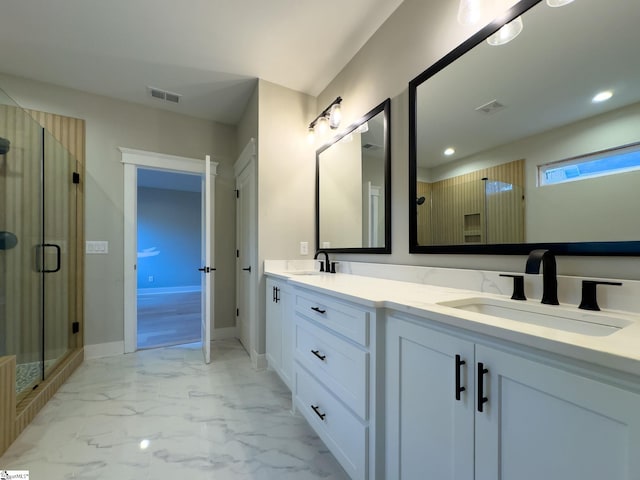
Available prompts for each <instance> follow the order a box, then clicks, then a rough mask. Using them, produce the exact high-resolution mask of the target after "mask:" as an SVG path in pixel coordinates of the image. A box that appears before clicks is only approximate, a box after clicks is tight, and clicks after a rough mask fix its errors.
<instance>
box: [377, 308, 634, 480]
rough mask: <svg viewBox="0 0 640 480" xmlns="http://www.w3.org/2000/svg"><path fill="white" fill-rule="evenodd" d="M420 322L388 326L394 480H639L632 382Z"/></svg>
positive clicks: (400, 320) (389, 449) (389, 448)
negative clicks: (514, 351)
mask: <svg viewBox="0 0 640 480" xmlns="http://www.w3.org/2000/svg"><path fill="white" fill-rule="evenodd" d="M420 322H421V320H419V319H416V320H415V322H414V321H413V320H412V319H411V318H404V317H402V316H400V315H396V314H391V315H388V316H387V323H386V442H385V448H386V453H385V457H386V478H393V479H405V480H409V479H415V478H424V479H438V480H446V479H458V480H462V479H471V478H474V479H475V480H495V479H498V478H499V479H502V480H533V479H536V480H538V479H540V478H544V479H545V480H556V479H557V480H602V479H605V478H606V479H607V480H637V479H639V478H640V395H639V394H638V393H637V385H634V382H633V380H631V383H629V379H624V381H623V379H620V378H617V377H616V378H614V376H612V375H613V374H611V375H608V376H604V375H603V376H600V377H599V378H598V380H596V379H594V378H593V377H592V375H591V374H590V373H589V372H588V371H587V370H584V369H582V367H571V368H569V367H567V368H565V367H564V366H562V365H560V364H554V365H551V364H550V362H549V361H547V360H545V358H543V357H539V358H538V357H537V356H535V355H534V354H531V353H528V354H526V355H524V354H523V355H520V354H517V353H513V352H509V351H507V350H510V349H507V348H505V349H503V348H501V347H500V346H488V345H487V342H484V341H483V340H479V339H477V340H476V339H474V337H473V336H472V335H469V336H466V335H463V336H459V335H458V334H453V333H449V332H447V331H446V329H445V330H443V329H440V328H433V327H432V326H429V325H427V322H424V321H422V324H420ZM462 337H464V338H462ZM461 362H464V363H461ZM485 370H486V371H485ZM596 370H598V369H596ZM598 371H599V370H598ZM614 385H615V386H614ZM620 385H624V387H621V386H620ZM462 388H464V390H461V389H462ZM457 396H459V399H458V398H457ZM485 398H486V401H484V402H482V401H481V400H482V399H485ZM480 405H481V409H482V411H480Z"/></svg>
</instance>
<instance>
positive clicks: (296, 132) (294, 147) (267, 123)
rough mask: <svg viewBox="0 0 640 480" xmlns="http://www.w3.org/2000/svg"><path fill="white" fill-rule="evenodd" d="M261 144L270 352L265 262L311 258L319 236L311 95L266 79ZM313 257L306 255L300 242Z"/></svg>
mask: <svg viewBox="0 0 640 480" xmlns="http://www.w3.org/2000/svg"><path fill="white" fill-rule="evenodd" d="M258 88H259V93H258V98H259V120H258V129H259V132H260V133H259V135H260V137H259V142H258V229H259V234H258V263H259V272H260V277H259V278H261V281H260V285H259V290H258V292H259V295H260V297H259V305H258V312H260V313H259V315H260V316H261V317H260V320H259V322H258V336H257V349H258V353H264V327H265V323H264V311H265V308H264V307H265V301H264V296H265V285H264V277H263V276H262V271H263V265H264V260H265V259H296V258H311V256H312V255H313V245H314V232H315V203H314V202H315V187H314V185H315V154H314V153H315V147H314V146H312V145H309V144H308V142H307V139H306V135H307V129H306V127H307V125H308V124H309V122H310V121H311V120H313V118H314V117H315V116H316V115H317V113H316V112H315V110H316V101H315V99H314V98H313V97H310V96H309V95H305V94H302V93H300V92H296V91H293V90H290V89H288V88H284V87H281V86H279V85H276V84H273V83H269V82H266V81H264V80H260V83H259V87H258ZM301 241H306V242H309V251H310V253H311V255H310V256H306V257H301V256H300V250H299V249H300V242H301Z"/></svg>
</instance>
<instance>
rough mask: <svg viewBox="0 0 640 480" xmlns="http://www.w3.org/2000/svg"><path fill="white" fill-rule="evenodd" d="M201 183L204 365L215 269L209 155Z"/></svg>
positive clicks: (208, 350) (207, 358)
mask: <svg viewBox="0 0 640 480" xmlns="http://www.w3.org/2000/svg"><path fill="white" fill-rule="evenodd" d="M202 183H203V187H204V188H203V189H202V191H203V195H202V204H203V205H202V229H201V232H202V242H201V252H202V254H201V258H202V260H201V265H202V266H201V267H200V268H199V270H200V271H201V272H202V276H201V277H202V279H201V287H202V288H201V291H202V294H201V297H200V298H201V302H202V309H201V310H202V318H201V324H202V325H201V335H200V338H201V340H202V354H203V356H204V361H205V363H210V362H211V312H212V311H213V301H212V299H213V295H212V291H213V278H212V272H213V271H215V268H212V266H211V264H212V261H213V258H212V248H211V239H212V237H213V235H211V224H212V222H211V219H212V216H213V214H212V211H211V198H212V196H213V194H212V193H213V192H212V190H213V189H212V185H211V158H210V157H209V155H207V156H206V158H205V168H204V179H203V181H202Z"/></svg>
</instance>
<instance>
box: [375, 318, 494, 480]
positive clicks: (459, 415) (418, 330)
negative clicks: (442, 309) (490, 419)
mask: <svg viewBox="0 0 640 480" xmlns="http://www.w3.org/2000/svg"><path fill="white" fill-rule="evenodd" d="M386 334H387V337H386V338H387V344H386V348H387V352H386V354H387V360H386V382H387V383H386V409H387V410H386V422H387V423H386V470H387V474H386V478H389V479H392V478H393V479H405V480H414V479H417V478H423V479H437V480H447V479H456V480H469V479H472V478H473V448H474V447H473V442H474V438H473V413H474V397H473V392H474V375H473V364H474V363H473V360H474V358H473V357H474V346H473V344H472V343H470V342H466V341H464V340H461V339H458V338H456V337H453V336H450V335H446V334H443V333H441V332H438V331H436V330H432V329H430V328H427V327H425V326H421V325H416V324H413V323H410V322H407V321H404V320H402V319H399V318H396V317H394V316H393V315H391V316H389V317H388V318H387V326H386ZM456 355H459V356H460V360H462V361H464V362H465V364H464V365H461V366H460V367H459V371H460V382H459V386H460V387H464V388H465V390H464V391H462V392H461V393H460V400H456ZM494 480H495V479H494Z"/></svg>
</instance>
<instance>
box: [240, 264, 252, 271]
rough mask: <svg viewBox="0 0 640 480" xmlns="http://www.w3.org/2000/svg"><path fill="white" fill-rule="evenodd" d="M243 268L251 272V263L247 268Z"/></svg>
mask: <svg viewBox="0 0 640 480" xmlns="http://www.w3.org/2000/svg"><path fill="white" fill-rule="evenodd" d="M242 270H244V271H245V272H249V273H251V265H249V266H248V267H247V268H243V269H242Z"/></svg>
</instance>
